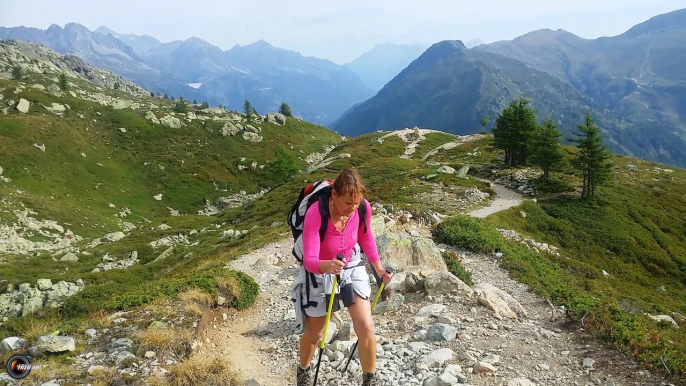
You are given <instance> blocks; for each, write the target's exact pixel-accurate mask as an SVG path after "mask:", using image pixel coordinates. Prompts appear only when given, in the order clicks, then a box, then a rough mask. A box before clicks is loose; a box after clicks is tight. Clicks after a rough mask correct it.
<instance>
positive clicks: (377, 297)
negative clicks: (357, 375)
mask: <svg viewBox="0 0 686 386" xmlns="http://www.w3.org/2000/svg"><path fill="white" fill-rule="evenodd" d="M386 272H388V273H390V274H391V275H392V274H393V268H391V267H388V268H386ZM385 286H386V283H384V282H381V286H380V287H379V292H378V293H377V294H376V298H374V303H372V311H371V312H374V307H376V302H378V301H379V297H380V296H381V294H382V293H383V288H384V287H385ZM358 343H359V340H358V341H357V342H355V345H353V349H352V351H350V357H349V358H348V363H346V364H345V367H344V368H343V371H346V370H347V369H348V365H349V364H350V361H351V360H352V359H353V355H355V350H356V349H357V344H358Z"/></svg>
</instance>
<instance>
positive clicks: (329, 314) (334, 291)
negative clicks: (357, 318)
mask: <svg viewBox="0 0 686 386" xmlns="http://www.w3.org/2000/svg"><path fill="white" fill-rule="evenodd" d="M336 259H338V260H340V261H343V260H345V256H343V255H341V254H338V255H336ZM337 279H338V276H336V275H334V277H333V287H332V289H331V298H330V299H329V308H328V310H327V311H326V322H325V323H324V336H322V342H321V344H320V346H319V359H317V370H316V371H315V372H314V385H315V386H316V385H317V375H319V365H320V364H321V363H322V353H323V352H324V345H326V332H327V330H328V329H329V321H330V320H331V309H332V308H333V300H334V298H335V297H336V284H337Z"/></svg>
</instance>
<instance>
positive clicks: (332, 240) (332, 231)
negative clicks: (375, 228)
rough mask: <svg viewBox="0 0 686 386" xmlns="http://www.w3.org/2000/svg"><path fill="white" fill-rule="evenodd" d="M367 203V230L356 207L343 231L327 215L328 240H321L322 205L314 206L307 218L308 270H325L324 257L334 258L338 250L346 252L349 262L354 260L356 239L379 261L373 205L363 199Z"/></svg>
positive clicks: (305, 259) (305, 250)
mask: <svg viewBox="0 0 686 386" xmlns="http://www.w3.org/2000/svg"><path fill="white" fill-rule="evenodd" d="M362 201H363V204H362V205H366V206H367V216H366V219H365V222H366V223H367V233H364V227H360V218H359V216H360V214H359V212H358V211H355V212H354V213H353V215H352V217H350V219H349V220H348V222H347V223H346V224H345V228H343V232H339V231H337V230H336V227H334V225H333V223H332V222H331V219H330V218H329V219H326V221H327V223H328V224H327V228H326V235H325V236H324V242H320V241H319V227H320V226H321V222H322V216H321V215H320V214H319V206H318V205H317V204H316V203H315V204H314V205H312V206H310V207H309V208H308V209H307V212H306V213H305V222H304V224H303V234H302V237H303V266H304V267H305V270H307V271H308V272H312V273H315V274H321V273H322V272H321V271H319V261H320V260H333V259H335V258H336V254H338V253H341V254H343V255H344V256H345V261H346V263H347V262H348V261H349V260H350V254H351V252H352V250H353V247H355V243H359V244H360V246H361V247H362V250H363V251H364V253H365V255H366V256H367V258H368V259H369V262H370V263H375V262H377V261H379V252H378V250H377V248H376V242H375V241H374V234H373V233H372V224H371V216H372V208H371V205H369V202H368V201H367V200H362Z"/></svg>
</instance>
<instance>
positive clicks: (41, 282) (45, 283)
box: [36, 279, 52, 291]
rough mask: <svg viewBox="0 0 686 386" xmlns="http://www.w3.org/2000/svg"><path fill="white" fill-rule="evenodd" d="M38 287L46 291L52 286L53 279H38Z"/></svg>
mask: <svg viewBox="0 0 686 386" xmlns="http://www.w3.org/2000/svg"><path fill="white" fill-rule="evenodd" d="M36 287H38V289H39V290H41V291H45V290H47V289H49V288H50V287H52V281H51V280H50V279H38V281H37V282H36Z"/></svg>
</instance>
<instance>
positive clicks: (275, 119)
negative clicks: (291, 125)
mask: <svg viewBox="0 0 686 386" xmlns="http://www.w3.org/2000/svg"><path fill="white" fill-rule="evenodd" d="M267 121H269V122H271V123H274V124H277V125H279V126H283V125H285V124H286V116H285V115H283V114H281V113H272V114H267Z"/></svg>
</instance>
